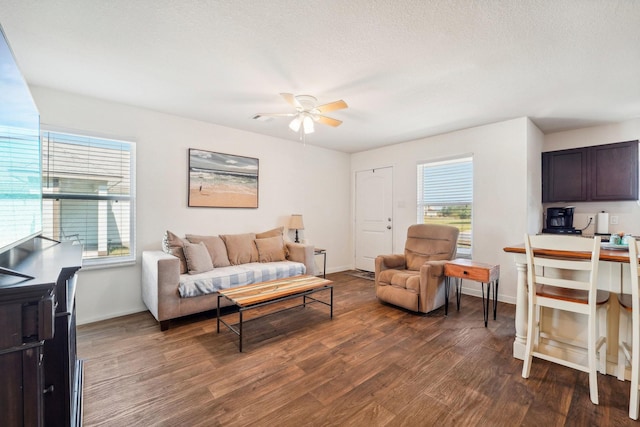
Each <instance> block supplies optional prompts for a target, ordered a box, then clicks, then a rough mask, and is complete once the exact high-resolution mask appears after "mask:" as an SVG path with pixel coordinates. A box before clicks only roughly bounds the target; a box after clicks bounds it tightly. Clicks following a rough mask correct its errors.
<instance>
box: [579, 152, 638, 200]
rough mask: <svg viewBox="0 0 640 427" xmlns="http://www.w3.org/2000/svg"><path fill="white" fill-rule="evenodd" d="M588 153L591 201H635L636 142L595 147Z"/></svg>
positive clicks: (636, 173)
mask: <svg viewBox="0 0 640 427" xmlns="http://www.w3.org/2000/svg"><path fill="white" fill-rule="evenodd" d="M589 149H590V150H591V152H590V157H591V168H590V177H589V187H590V193H591V194H590V199H591V200H598V201H600V200H603V201H604V200H638V141H628V142H621V143H617V144H607V145H597V146H594V147H589Z"/></svg>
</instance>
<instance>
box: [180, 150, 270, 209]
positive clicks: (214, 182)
mask: <svg viewBox="0 0 640 427" xmlns="http://www.w3.org/2000/svg"><path fill="white" fill-rule="evenodd" d="M189 206H190V207H208V208H257V207H258V159H254V158H252V157H243V156H235V155H233V154H224V153H214V152H212V151H204V150H196V149H194V148H190V149H189Z"/></svg>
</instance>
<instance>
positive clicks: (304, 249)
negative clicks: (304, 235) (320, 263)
mask: <svg viewBox="0 0 640 427" xmlns="http://www.w3.org/2000/svg"><path fill="white" fill-rule="evenodd" d="M285 244H286V245H287V250H288V251H289V256H288V257H287V259H288V260H289V261H295V262H301V263H303V264H304V266H305V267H306V269H307V271H306V274H309V275H311V276H315V274H316V261H315V258H314V255H313V249H314V247H313V245H305V244H303V243H294V242H285Z"/></svg>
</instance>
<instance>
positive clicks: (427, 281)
mask: <svg viewBox="0 0 640 427" xmlns="http://www.w3.org/2000/svg"><path fill="white" fill-rule="evenodd" d="M458 233H459V230H458V229H457V228H456V227H452V226H449V225H434V224H415V225H412V226H410V227H409V229H408V230H407V242H406V243H405V249H404V254H394V255H379V256H377V257H376V261H375V286H376V296H377V297H378V299H379V300H381V301H384V302H388V303H390V304H393V305H397V306H400V307H404V308H406V309H409V310H412V311H416V312H420V313H428V312H430V311H433V310H435V309H437V308H439V307H442V306H443V305H444V301H445V292H444V264H445V263H446V262H447V261H449V260H451V259H453V258H454V257H455V255H456V248H457V241H458Z"/></svg>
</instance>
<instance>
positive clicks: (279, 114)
mask: <svg viewBox="0 0 640 427" xmlns="http://www.w3.org/2000/svg"><path fill="white" fill-rule="evenodd" d="M297 115H298V113H258V114H256V115H255V116H253V118H254V119H255V120H260V119H261V118H262V117H293V116H297Z"/></svg>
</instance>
